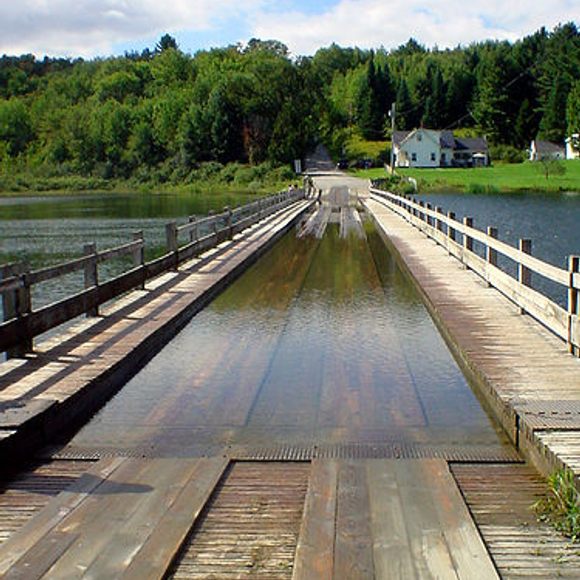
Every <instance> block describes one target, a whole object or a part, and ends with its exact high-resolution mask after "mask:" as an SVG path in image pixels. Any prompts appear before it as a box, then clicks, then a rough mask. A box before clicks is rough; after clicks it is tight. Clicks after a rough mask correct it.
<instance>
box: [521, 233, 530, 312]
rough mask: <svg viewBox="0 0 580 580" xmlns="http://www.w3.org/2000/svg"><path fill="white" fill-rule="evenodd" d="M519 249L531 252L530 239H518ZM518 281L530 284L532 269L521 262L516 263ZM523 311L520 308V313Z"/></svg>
mask: <svg viewBox="0 0 580 580" xmlns="http://www.w3.org/2000/svg"><path fill="white" fill-rule="evenodd" d="M519 249H520V252H523V253H524V254H531V253H532V240H527V239H520V242H519ZM518 282H519V283H520V284H522V285H523V286H531V285H532V271H531V270H530V269H529V268H526V266H524V265H523V264H522V263H519V264H518ZM525 312H526V311H525V309H524V308H520V313H521V314H525Z"/></svg>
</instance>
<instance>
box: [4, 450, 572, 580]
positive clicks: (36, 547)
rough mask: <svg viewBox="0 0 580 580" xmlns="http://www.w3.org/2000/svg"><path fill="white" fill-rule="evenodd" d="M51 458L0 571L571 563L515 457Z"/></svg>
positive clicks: (48, 573)
mask: <svg viewBox="0 0 580 580" xmlns="http://www.w3.org/2000/svg"><path fill="white" fill-rule="evenodd" d="M62 463H63V465H62V468H63V470H64V471H63V473H65V474H69V475H67V476H66V477H68V480H69V481H70V482H71V483H70V485H69V486H68V487H67V488H66V489H65V490H64V491H62V492H61V493H59V494H58V495H56V496H54V493H51V494H50V495H49V500H47V502H44V507H41V506H39V508H40V509H36V508H35V509H34V510H33V511H34V513H33V514H32V515H31V516H30V517H28V518H26V520H27V521H22V522H21V527H20V528H19V529H18V530H14V531H13V532H12V533H11V535H10V537H9V538H8V540H6V541H5V542H4V543H3V544H2V545H0V577H2V578H26V579H27V580H28V579H34V578H50V579H52V578H67V579H68V578H134V579H137V578H138V579H139V580H141V579H148V578H163V577H172V578H206V579H210V578H224V579H225V578H242V577H252V578H294V579H296V580H298V579H308V580H311V579H312V580H324V579H337V580H338V579H343V578H361V579H362V578H364V579H366V578H369V579H371V578H394V579H397V578H400V579H402V580H412V579H413V578H417V579H425V578H453V579H457V578H459V579H461V578H463V579H468V580H472V579H475V580H477V579H479V578H481V579H482V580H488V579H491V578H497V577H498V572H499V575H500V576H501V577H502V578H519V577H531V576H533V577H539V578H553V577H556V576H558V577H560V576H563V577H577V573H578V565H579V563H580V556H579V555H578V553H577V552H578V551H577V547H574V546H573V545H571V544H570V543H569V541H567V540H566V539H565V538H563V537H562V536H561V535H559V534H558V533H557V532H555V531H554V530H552V529H550V527H549V526H548V525H546V524H544V523H541V522H538V521H537V520H536V518H535V515H534V513H533V511H532V510H531V509H530V506H531V504H532V503H533V502H534V501H535V500H536V499H538V497H540V496H541V494H542V493H543V492H544V490H545V488H544V486H543V483H542V481H541V479H540V478H539V476H538V475H537V474H535V473H534V472H533V471H532V470H531V469H530V468H529V467H526V466H525V465H522V464H509V463H503V464H490V463H484V464H482V463H460V464H455V463H454V464H450V465H449V464H448V463H447V462H446V461H444V460H441V459H387V460H384V459H358V460H353V459H346V460H337V459H317V460H314V461H312V462H299V461H298V462H268V461H241V462H231V463H230V462H229V461H228V459H226V458H223V457H214V458H197V459H184V458H163V459H161V458H153V459H134V458H126V457H116V458H109V459H103V460H100V461H98V462H96V463H93V464H92V466H90V465H91V462H85V463H86V464H87V466H86V467H87V470H86V471H85V473H84V474H82V475H79V473H78V471H79V468H78V466H71V465H69V464H66V462H62ZM228 465H229V467H228ZM55 469H56V468H55V467H51V468H50V469H49V468H45V471H44V472H43V473H45V475H44V477H45V478H48V479H50V478H49V474H50V475H52V476H53V477H55V479H56V481H55V482H54V483H50V481H49V482H48V487H47V489H52V490H53V491H58V490H57V489H56V488H58V487H59V486H60V487H62V486H61V485H60V484H61V483H62V482H63V481H64V479H65V478H60V477H59V476H58V475H57V473H58V472H57V471H55ZM47 470H48V471H47ZM61 480H62V481H61ZM20 481H21V482H22V481H24V480H20ZM18 485H22V483H19V484H18ZM37 487H38V486H37ZM0 499H1V496H0ZM496 566H497V571H496Z"/></svg>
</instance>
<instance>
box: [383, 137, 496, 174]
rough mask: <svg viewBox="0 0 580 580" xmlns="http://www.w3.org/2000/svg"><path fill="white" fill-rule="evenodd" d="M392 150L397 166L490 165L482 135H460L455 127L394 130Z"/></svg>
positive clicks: (487, 150)
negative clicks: (455, 133)
mask: <svg viewBox="0 0 580 580" xmlns="http://www.w3.org/2000/svg"><path fill="white" fill-rule="evenodd" d="M393 154H394V161H395V165H396V166H397V167H474V166H478V165H489V149H488V146H487V141H486V140H485V139H483V138H459V137H455V136H454V135H453V132H452V131H435V130H432V129H423V128H421V129H415V130H413V131H395V133H394V134H393Z"/></svg>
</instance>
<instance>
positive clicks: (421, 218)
mask: <svg viewBox="0 0 580 580" xmlns="http://www.w3.org/2000/svg"><path fill="white" fill-rule="evenodd" d="M419 205H420V206H421V209H420V210H419V219H420V220H421V221H425V218H426V217H427V216H426V215H425V212H424V211H423V209H424V208H425V202H424V201H420V202H419Z"/></svg>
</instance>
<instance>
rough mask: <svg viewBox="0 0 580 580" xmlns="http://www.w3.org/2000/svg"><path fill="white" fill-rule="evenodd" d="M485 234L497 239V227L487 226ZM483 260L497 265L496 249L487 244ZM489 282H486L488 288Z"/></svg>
mask: <svg viewBox="0 0 580 580" xmlns="http://www.w3.org/2000/svg"><path fill="white" fill-rule="evenodd" d="M487 235H488V236H489V237H490V238H493V239H494V240H497V228H494V227H493V226H488V227H487ZM485 260H486V261H487V263H488V264H489V265H491V266H497V250H494V249H493V248H492V247H491V246H490V245H489V244H488V245H487V246H486V248H485ZM490 286H491V284H490V283H489V281H488V282H487V287H488V288H489V287H490Z"/></svg>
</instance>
